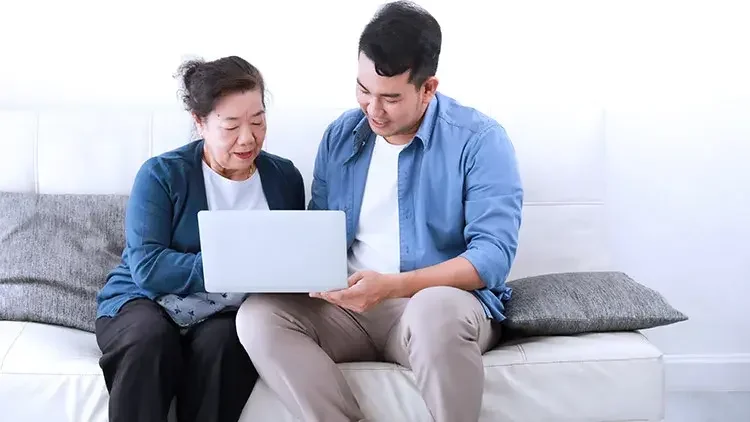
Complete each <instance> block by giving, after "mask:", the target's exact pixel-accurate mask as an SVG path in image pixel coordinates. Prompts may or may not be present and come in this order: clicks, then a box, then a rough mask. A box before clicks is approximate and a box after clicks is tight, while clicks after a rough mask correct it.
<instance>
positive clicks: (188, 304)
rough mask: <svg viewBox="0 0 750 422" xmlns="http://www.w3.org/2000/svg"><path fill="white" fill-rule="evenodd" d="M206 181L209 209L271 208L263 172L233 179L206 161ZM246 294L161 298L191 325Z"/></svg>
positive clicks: (177, 319) (236, 302)
mask: <svg viewBox="0 0 750 422" xmlns="http://www.w3.org/2000/svg"><path fill="white" fill-rule="evenodd" d="M203 181H204V183H205V185H206V199H207V201H208V209H209V210H268V209H269V208H268V202H267V201H266V195H265V194H264V193H263V186H262V183H261V179H260V173H258V172H257V171H256V172H255V173H254V174H253V175H252V176H250V178H248V179H246V180H241V181H238V180H230V179H227V178H225V177H223V176H221V175H220V174H219V173H217V172H215V171H214V170H213V169H211V167H209V166H208V164H206V163H205V162H203ZM245 296H246V295H245V294H242V293H205V292H204V293H195V294H191V295H188V296H185V297H181V296H178V295H174V294H168V295H164V296H161V297H159V298H157V300H156V301H157V303H159V304H160V305H161V306H162V307H163V308H164V309H165V310H166V311H167V313H168V314H169V316H170V317H171V318H172V320H173V321H174V322H175V323H177V324H178V325H179V326H181V327H188V326H191V325H193V324H196V323H198V322H201V321H203V320H204V319H206V318H208V317H210V316H211V315H213V314H215V313H217V312H221V311H222V310H224V309H227V308H230V309H234V308H237V307H239V306H240V305H241V304H242V301H243V300H244V299H245Z"/></svg>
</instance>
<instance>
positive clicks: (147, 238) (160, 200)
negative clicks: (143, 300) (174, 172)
mask: <svg viewBox="0 0 750 422" xmlns="http://www.w3.org/2000/svg"><path fill="white" fill-rule="evenodd" d="M159 169H160V167H159V164H158V161H157V160H156V159H150V160H149V161H147V162H146V163H145V164H144V165H143V166H142V167H141V169H140V170H139V172H138V174H137V175H136V178H135V183H134V184H133V189H132V191H131V194H130V198H129V201H128V208H127V213H126V216H125V241H126V246H125V248H126V251H127V259H128V264H129V267H130V271H131V275H132V277H133V281H134V282H135V284H137V285H138V286H139V287H140V288H142V289H144V290H147V291H150V292H152V293H154V294H158V295H160V294H167V293H174V294H178V295H186V294H190V293H196V292H202V291H204V290H205V289H204V286H203V262H202V260H201V254H200V252H198V253H197V254H193V253H184V252H178V251H175V250H173V249H170V245H171V243H172V242H171V241H172V227H173V224H172V218H173V215H174V212H173V204H172V200H171V198H170V196H169V193H168V191H167V189H166V186H165V185H164V181H163V179H162V178H160V177H159V176H158V170H159Z"/></svg>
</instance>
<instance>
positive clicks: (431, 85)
mask: <svg viewBox="0 0 750 422" xmlns="http://www.w3.org/2000/svg"><path fill="white" fill-rule="evenodd" d="M439 82H440V81H439V80H438V78H437V77H435V76H430V77H429V78H427V80H426V81H425V82H424V83H423V84H422V89H423V90H424V93H423V99H422V102H423V103H424V104H429V103H430V101H432V97H434V96H435V94H436V93H437V89H438V84H439Z"/></svg>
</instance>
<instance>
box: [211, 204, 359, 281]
mask: <svg viewBox="0 0 750 422" xmlns="http://www.w3.org/2000/svg"><path fill="white" fill-rule="evenodd" d="M198 227H199V231H200V242H201V254H202V259H203V277H204V283H205V288H206V291H208V292H218V293H309V292H320V291H329V290H336V289H343V288H346V287H347V278H348V272H347V244H346V215H345V213H344V212H343V211H297V210H272V211H251V210H247V211H233V210H226V211H200V212H199V213H198Z"/></svg>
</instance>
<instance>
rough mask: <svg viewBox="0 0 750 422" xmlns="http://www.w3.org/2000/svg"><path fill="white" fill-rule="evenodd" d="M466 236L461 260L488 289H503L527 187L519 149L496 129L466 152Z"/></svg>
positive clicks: (513, 252)
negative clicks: (522, 174) (472, 269)
mask: <svg viewBox="0 0 750 422" xmlns="http://www.w3.org/2000/svg"><path fill="white" fill-rule="evenodd" d="M465 154H466V156H465V187H464V189H465V190H464V215H465V218H466V226H465V228H464V237H465V240H466V244H467V250H466V252H464V253H463V254H462V255H461V256H463V257H464V258H466V259H467V260H468V261H469V262H471V264H472V265H473V266H474V268H476V270H477V272H478V273H479V276H480V278H481V279H482V281H483V282H484V284H485V286H486V287H487V288H489V289H492V290H496V289H501V288H502V287H503V286H504V285H505V281H506V279H507V278H508V275H509V273H510V269H511V266H512V265H513V261H514V259H515V255H516V249H517V247H518V232H519V229H520V226H521V209H522V206H523V187H522V184H521V177H520V174H519V169H518V163H517V159H516V154H515V150H514V148H513V145H512V143H511V141H510V139H509V138H508V135H507V134H506V132H505V130H504V129H503V128H502V127H501V126H500V125H494V126H492V127H490V128H489V129H487V130H485V131H484V132H482V133H480V134H478V135H477V136H476V137H475V138H474V139H472V140H471V141H470V143H469V144H468V145H467V148H466V150H465Z"/></svg>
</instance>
